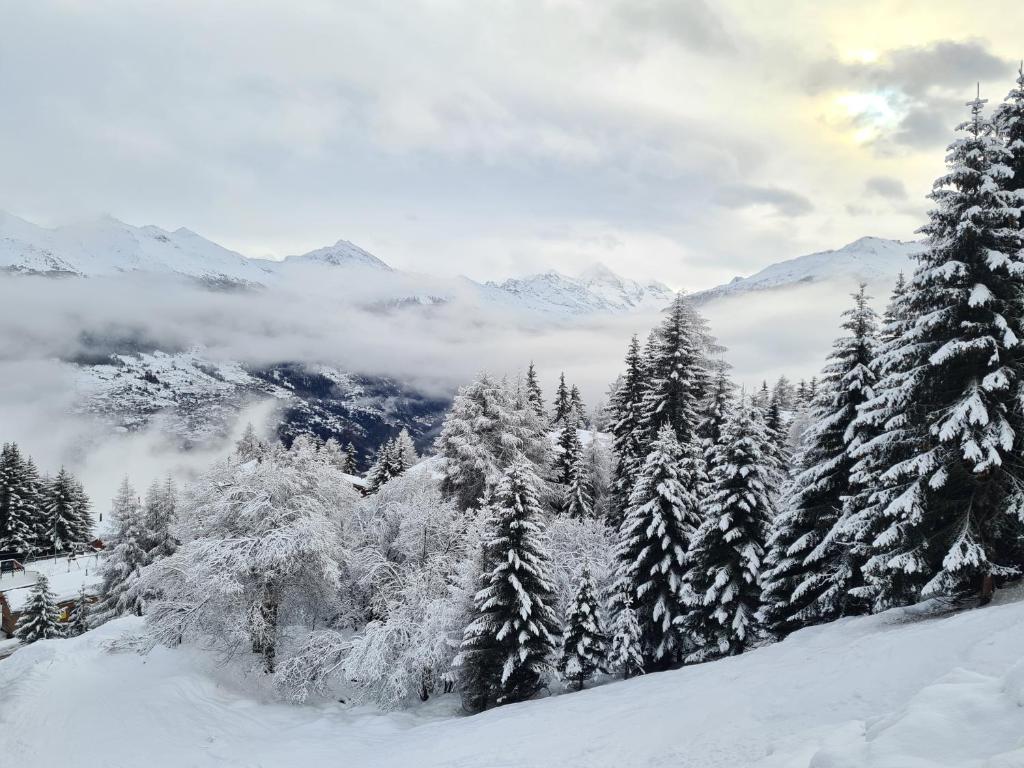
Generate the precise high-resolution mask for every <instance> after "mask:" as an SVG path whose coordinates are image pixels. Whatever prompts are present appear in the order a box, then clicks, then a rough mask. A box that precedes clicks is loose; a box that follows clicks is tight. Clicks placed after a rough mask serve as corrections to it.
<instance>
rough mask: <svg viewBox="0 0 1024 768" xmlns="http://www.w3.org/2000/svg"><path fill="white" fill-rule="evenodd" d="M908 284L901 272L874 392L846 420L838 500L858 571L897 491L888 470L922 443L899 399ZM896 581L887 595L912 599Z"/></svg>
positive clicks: (883, 332) (884, 328)
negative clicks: (845, 466)
mask: <svg viewBox="0 0 1024 768" xmlns="http://www.w3.org/2000/svg"><path fill="white" fill-rule="evenodd" d="M907 288H908V286H907V280H906V277H905V276H904V274H903V273H902V272H900V274H899V275H898V276H897V278H896V284H895V286H894V287H893V290H892V294H891V296H890V298H889V303H888V304H887V306H886V309H885V314H884V315H883V317H882V322H881V326H880V328H879V333H878V344H877V345H876V347H875V355H874V357H873V358H872V360H871V370H872V372H873V373H874V376H875V385H874V387H873V392H874V396H873V397H872V398H871V399H870V400H868V401H867V402H865V403H863V404H862V405H861V406H860V408H859V410H858V414H857V418H856V420H855V423H854V424H853V425H851V430H852V431H853V439H852V440H851V441H850V444H849V447H848V452H849V455H850V457H851V458H852V459H853V462H854V463H853V466H852V467H851V468H850V491H851V493H850V495H849V496H847V497H846V499H845V500H844V503H843V518H844V522H843V527H842V532H841V535H842V536H843V537H844V538H845V539H846V540H847V541H848V542H849V543H850V557H851V559H852V567H853V569H854V572H855V573H860V574H863V571H864V567H865V565H866V564H867V561H868V559H869V558H870V557H871V549H872V544H873V542H874V541H875V539H876V538H877V537H878V536H879V535H880V534H881V533H882V532H883V531H884V530H885V529H886V528H887V527H888V524H887V522H886V518H885V516H884V515H883V514H882V510H884V509H885V508H886V507H887V506H888V504H889V503H891V502H892V501H893V499H894V498H895V497H896V496H897V495H898V494H899V493H900V492H901V491H902V489H901V488H900V487H899V486H896V485H893V484H892V483H891V482H889V481H888V475H887V473H888V472H889V470H890V468H892V467H898V466H900V465H902V463H903V462H904V461H906V460H907V459H909V458H910V457H911V456H912V455H913V453H914V450H915V446H918V447H920V446H923V444H924V443H923V436H922V434H921V432H922V431H921V429H920V428H919V427H918V426H917V425H916V424H915V423H914V422H915V420H914V419H911V411H909V410H908V409H907V405H908V403H906V402H905V400H904V393H903V389H904V384H905V383H906V379H905V378H904V377H905V374H906V370H905V360H904V358H903V357H901V356H898V355H896V354H894V353H895V351H896V350H897V349H899V348H900V347H901V345H902V341H901V338H902V336H903V334H904V333H905V332H906V331H907V330H909V329H910V328H912V327H913V324H914V321H913V318H912V316H911V314H910V309H909V306H908V303H907ZM859 581H860V583H859V584H857V585H855V586H853V587H852V588H851V590H850V595H851V597H852V598H853V599H854V600H855V601H857V602H859V603H861V604H863V605H867V606H871V605H874V604H875V598H876V595H875V594H874V590H873V589H872V588H871V587H870V586H869V585H868V584H867V583H865V582H864V580H863V578H860V579H859ZM898 581H899V579H893V580H890V582H889V587H890V589H889V592H890V595H891V596H895V595H897V594H899V595H900V597H899V598H898V599H895V600H894V602H900V603H902V602H906V601H909V600H911V599H913V598H912V595H911V594H910V593H908V592H906V591H905V590H904V589H903V588H902V587H900V586H898V583H897V582H898Z"/></svg>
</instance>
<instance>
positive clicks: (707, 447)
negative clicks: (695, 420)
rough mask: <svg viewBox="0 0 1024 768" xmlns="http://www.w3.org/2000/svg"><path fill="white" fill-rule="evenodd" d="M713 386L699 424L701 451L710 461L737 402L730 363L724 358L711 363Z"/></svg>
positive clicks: (698, 434) (698, 435) (698, 433)
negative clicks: (730, 374) (730, 372)
mask: <svg viewBox="0 0 1024 768" xmlns="http://www.w3.org/2000/svg"><path fill="white" fill-rule="evenodd" d="M711 369H712V375H711V386H710V393H709V396H708V400H707V403H705V405H704V408H703V415H702V417H701V420H700V423H699V424H698V425H697V437H698V438H699V439H700V448H701V453H702V454H703V456H704V458H705V460H706V461H710V459H711V454H712V452H713V451H714V450H715V446H717V445H718V444H719V442H721V439H722V430H723V429H724V427H725V422H726V421H727V420H728V418H729V414H730V413H731V412H732V409H733V408H734V407H735V403H736V385H735V384H733V383H732V380H731V379H730V378H729V365H728V363H726V362H725V361H724V360H716V361H714V362H713V363H712V364H711Z"/></svg>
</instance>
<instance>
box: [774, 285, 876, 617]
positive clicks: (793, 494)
mask: <svg viewBox="0 0 1024 768" xmlns="http://www.w3.org/2000/svg"><path fill="white" fill-rule="evenodd" d="M853 300H854V305H853V307H852V308H851V309H848V310H846V311H845V312H844V313H843V323H842V328H843V329H844V330H845V332H846V333H845V334H844V335H843V336H841V337H840V338H838V339H837V340H836V341H835V343H834V344H833V348H832V354H831V355H830V356H829V362H828V364H827V365H826V366H825V369H824V372H823V374H822V381H821V385H820V387H819V390H818V399H817V401H816V403H815V411H814V422H813V424H812V426H811V428H810V430H809V431H808V432H807V434H806V435H805V437H804V450H803V453H802V455H801V456H800V460H799V465H800V469H799V471H798V472H797V473H796V475H795V477H794V479H793V481H792V483H791V484H790V485H789V488H788V490H787V494H786V499H785V500H784V506H783V511H782V512H781V514H780V515H779V516H778V517H777V518H775V520H774V523H773V525H772V530H771V536H770V539H769V545H768V546H769V555H768V557H767V559H766V571H765V574H764V585H765V609H764V616H765V617H766V622H767V624H768V626H769V629H770V631H771V632H772V633H774V634H777V635H783V634H788V632H790V631H792V630H793V629H795V628H797V627H800V626H805V625H807V624H816V623H821V622H826V621H831V620H832V619H835V618H837V617H839V616H841V615H844V614H847V613H857V612H860V611H862V610H863V609H864V607H865V606H863V605H862V604H859V603H858V602H856V601H852V602H851V600H850V595H849V590H850V589H852V588H855V587H857V586H859V583H860V573H859V564H857V565H855V564H854V562H853V559H852V556H851V552H850V550H851V541H850V540H849V538H848V537H847V536H846V535H845V533H844V531H843V527H844V524H845V517H844V504H845V503H846V499H847V497H848V496H850V495H851V494H853V493H854V492H855V489H854V488H853V487H852V486H851V484H850V470H851V468H852V466H853V463H854V459H853V457H852V456H851V455H850V446H851V444H852V443H855V442H856V443H857V444H859V443H860V441H861V439H862V437H863V434H862V432H863V429H864V427H863V425H862V423H861V422H859V421H858V420H857V419H858V408H860V406H861V405H863V404H864V403H865V402H867V401H868V400H869V399H870V398H871V397H872V396H873V390H872V387H873V386H874V384H875V374H874V371H873V369H872V367H871V366H872V360H873V357H874V354H875V347H876V344H877V336H876V333H877V329H876V326H877V317H876V315H875V312H874V310H872V309H871V306H870V304H869V303H868V300H869V297H868V296H867V294H866V292H865V286H864V285H863V284H862V285H861V286H860V288H859V290H858V291H857V293H855V294H853Z"/></svg>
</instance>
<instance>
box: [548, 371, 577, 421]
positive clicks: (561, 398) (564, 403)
mask: <svg viewBox="0 0 1024 768" xmlns="http://www.w3.org/2000/svg"><path fill="white" fill-rule="evenodd" d="M571 414H572V400H571V398H570V394H569V387H568V386H567V385H566V383H565V371H562V373H560V374H559V375H558V388H557V389H556V390H555V400H554V402H553V403H552V404H551V426H553V427H559V426H563V425H565V424H566V422H567V421H570V420H571Z"/></svg>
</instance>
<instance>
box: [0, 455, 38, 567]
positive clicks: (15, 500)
mask: <svg viewBox="0 0 1024 768" xmlns="http://www.w3.org/2000/svg"><path fill="white" fill-rule="evenodd" d="M38 508H39V502H38V491H37V490H33V489H32V487H31V484H30V483H29V482H28V479H27V478H26V471H25V460H24V459H23V458H22V456H21V451H20V450H19V449H18V446H17V445H16V444H15V443H6V444H5V445H4V446H3V450H2V452H0V553H4V555H5V556H10V555H14V556H18V557H25V556H26V555H27V554H29V553H31V552H32V551H33V550H34V549H35V544H36V541H35V539H36V536H35V528H36V525H37V520H38V518H39V509H38Z"/></svg>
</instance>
